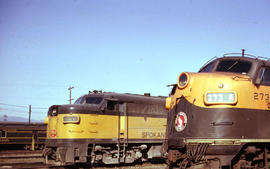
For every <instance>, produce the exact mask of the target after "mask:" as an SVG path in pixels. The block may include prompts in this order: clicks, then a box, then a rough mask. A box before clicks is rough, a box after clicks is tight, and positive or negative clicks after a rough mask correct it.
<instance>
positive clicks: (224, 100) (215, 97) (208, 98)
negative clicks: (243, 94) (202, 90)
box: [204, 91, 237, 104]
mask: <svg viewBox="0 0 270 169" xmlns="http://www.w3.org/2000/svg"><path fill="white" fill-rule="evenodd" d="M204 101H205V104H235V103H236V102H237V94H236V92H233V91H232V92H206V94H205V96H204Z"/></svg>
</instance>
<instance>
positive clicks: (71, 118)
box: [63, 115, 80, 124]
mask: <svg viewBox="0 0 270 169" xmlns="http://www.w3.org/2000/svg"><path fill="white" fill-rule="evenodd" d="M79 122H80V116H78V115H68V116H64V117H63V123H64V124H66V123H79Z"/></svg>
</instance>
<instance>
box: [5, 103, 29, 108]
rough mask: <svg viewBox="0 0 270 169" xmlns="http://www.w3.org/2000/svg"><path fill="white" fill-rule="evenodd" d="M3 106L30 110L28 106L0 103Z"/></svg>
mask: <svg viewBox="0 0 270 169" xmlns="http://www.w3.org/2000/svg"><path fill="white" fill-rule="evenodd" d="M0 104H1V105H5V106H12V107H20V108H28V106H20V105H14V104H6V103H0Z"/></svg>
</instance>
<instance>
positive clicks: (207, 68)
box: [199, 62, 215, 72]
mask: <svg viewBox="0 0 270 169" xmlns="http://www.w3.org/2000/svg"><path fill="white" fill-rule="evenodd" d="M214 63H215V62H211V63H209V64H207V65H206V66H204V67H203V68H201V70H200V71H199V72H211V71H212V70H213V68H214V66H215V64H214Z"/></svg>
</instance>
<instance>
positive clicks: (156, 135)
mask: <svg viewBox="0 0 270 169" xmlns="http://www.w3.org/2000/svg"><path fill="white" fill-rule="evenodd" d="M142 137H143V138H164V137H165V133H163V132H142Z"/></svg>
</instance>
